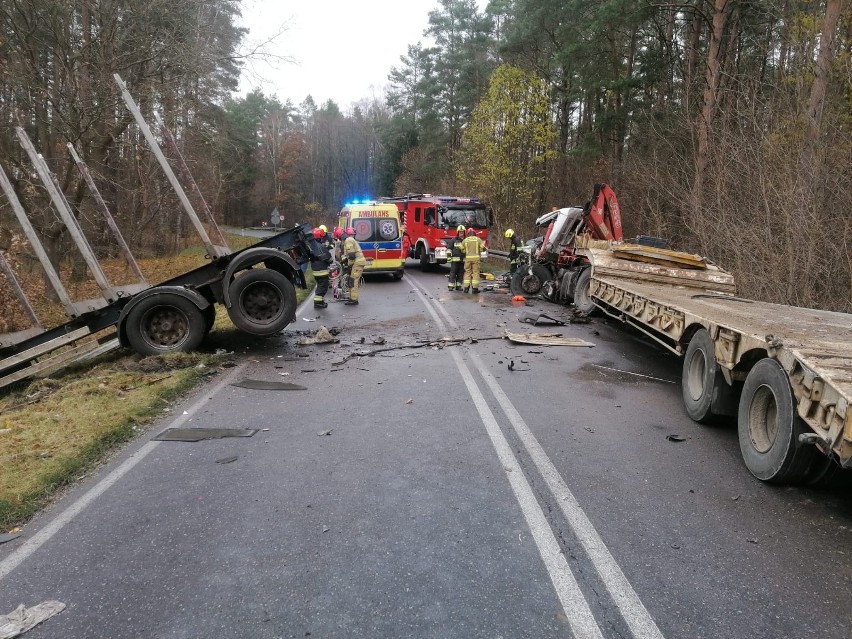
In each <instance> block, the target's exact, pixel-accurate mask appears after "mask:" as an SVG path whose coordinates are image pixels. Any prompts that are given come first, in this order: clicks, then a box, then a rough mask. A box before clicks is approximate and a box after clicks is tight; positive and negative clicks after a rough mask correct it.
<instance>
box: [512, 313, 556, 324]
mask: <svg viewBox="0 0 852 639" xmlns="http://www.w3.org/2000/svg"><path fill="white" fill-rule="evenodd" d="M518 321H519V322H522V323H524V324H532V325H533V326H538V325H540V324H556V325H557V326H565V325H566V324H567V322H563V321H562V320H559V319H556V318H555V317H551V316H550V315H547V314H546V313H532V312H530V311H524V312H523V313H521V314H520V316H519V317H518Z"/></svg>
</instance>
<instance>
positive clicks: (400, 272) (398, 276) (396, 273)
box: [391, 269, 405, 282]
mask: <svg viewBox="0 0 852 639" xmlns="http://www.w3.org/2000/svg"><path fill="white" fill-rule="evenodd" d="M403 275H405V271H403V270H402V269H400V270H398V271H394V272H393V273H392V274H391V277H392V278H393V279H395V280H396V281H397V282H398V281H399V280H401V279H402V276H403Z"/></svg>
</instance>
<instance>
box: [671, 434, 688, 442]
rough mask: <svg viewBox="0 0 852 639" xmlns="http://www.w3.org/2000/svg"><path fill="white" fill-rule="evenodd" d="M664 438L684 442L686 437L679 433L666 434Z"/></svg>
mask: <svg viewBox="0 0 852 639" xmlns="http://www.w3.org/2000/svg"><path fill="white" fill-rule="evenodd" d="M666 439H667V440H668V441H670V442H685V441H686V437H682V436H681V435H666Z"/></svg>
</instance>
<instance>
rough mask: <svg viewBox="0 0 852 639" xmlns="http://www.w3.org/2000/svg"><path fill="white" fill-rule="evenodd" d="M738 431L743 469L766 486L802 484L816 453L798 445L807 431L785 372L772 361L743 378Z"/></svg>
mask: <svg viewBox="0 0 852 639" xmlns="http://www.w3.org/2000/svg"><path fill="white" fill-rule="evenodd" d="M737 430H738V432H739V440H740V452H741V453H742V456H743V461H744V462H745V465H746V467H747V468H748V469H749V471H750V472H751V474H752V475H754V476H755V477H757V478H758V479H760V480H762V481H765V482H770V483H775V484H795V483H799V482H801V481H802V480H803V479H805V477H806V475H807V473H808V470H809V469H810V468H811V466H812V464H813V462H814V459H815V455H816V454H817V453H818V452H819V451H817V450H816V448H815V447H814V446H812V445H810V444H800V443H799V435H800V434H801V433H804V432H807V431H808V428H807V426H806V425H805V423H804V422H803V421H802V420H801V418H800V417H799V416H798V414H796V407H795V403H794V401H793V391H792V390H791V388H790V383H789V381H788V380H787V375H786V374H785V373H784V369H782V368H781V366H780V364H778V362H776V361H775V360H773V359H769V358H766V359H762V360H760V361H759V362H758V363H757V364H755V365H754V367H753V368H752V369H751V371H750V372H749V374H748V377H746V381H745V384H744V385H743V390H742V395H741V396H740V408H739V415H738V419H737Z"/></svg>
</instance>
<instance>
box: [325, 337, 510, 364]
mask: <svg viewBox="0 0 852 639" xmlns="http://www.w3.org/2000/svg"><path fill="white" fill-rule="evenodd" d="M492 339H503V338H502V337H494V336H492V337H475V338H474V337H461V338H457V339H451V338H443V339H438V340H423V341H422V342H418V343H417V344H400V345H398V346H388V347H386V348H375V349H373V350H371V351H355V352H354V353H349V355H347V356H346V357H344V358H343V359H341V360H340V361H337V362H332V363H331V365H332V366H342V365H343V364H345V363H346V362H348V361H349V360H350V359H352V358H353V357H374V356H376V355H378V354H379V353H387V352H389V351H397V350H401V349H405V348H431V349H434V350H438V349H442V348H444V347H445V346H458V345H460V344H476V343H478V342H484V341H486V340H492Z"/></svg>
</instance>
